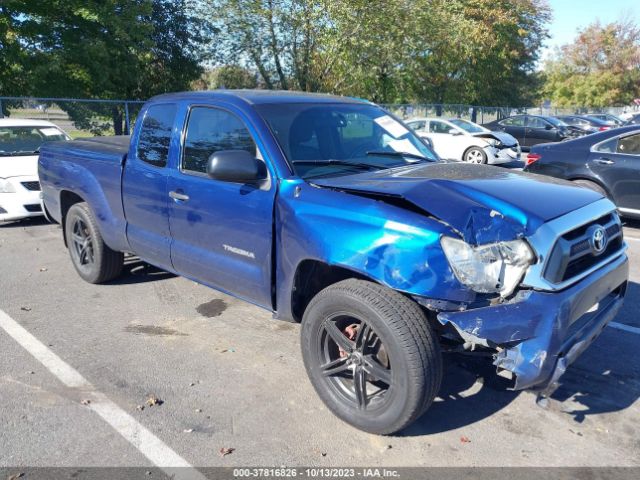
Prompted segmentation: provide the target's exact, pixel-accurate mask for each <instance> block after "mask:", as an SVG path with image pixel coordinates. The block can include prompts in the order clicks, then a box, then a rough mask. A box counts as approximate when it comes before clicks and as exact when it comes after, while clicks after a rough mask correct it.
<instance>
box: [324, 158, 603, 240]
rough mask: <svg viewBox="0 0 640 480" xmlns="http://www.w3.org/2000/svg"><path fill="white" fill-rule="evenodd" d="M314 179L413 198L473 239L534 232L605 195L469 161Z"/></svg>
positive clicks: (395, 199)
mask: <svg viewBox="0 0 640 480" xmlns="http://www.w3.org/2000/svg"><path fill="white" fill-rule="evenodd" d="M313 183H314V184H315V185H317V186H319V187H324V188H333V189H337V190H341V191H344V192H347V193H352V194H356V195H358V194H359V195H364V196H367V197H373V198H375V199H377V200H380V201H385V200H387V201H389V203H392V204H394V205H399V204H402V202H403V201H404V202H408V205H407V207H408V208H411V206H413V208H414V209H415V207H417V208H418V209H419V210H420V211H422V212H423V213H425V214H427V215H431V216H434V217H436V218H438V219H439V220H441V221H443V222H444V223H446V224H448V225H449V226H450V227H452V228H453V229H455V230H456V231H458V232H459V233H460V235H461V236H462V237H463V238H464V239H465V241H467V242H468V243H471V244H483V243H489V242H495V241H500V240H505V241H506V240H513V239H514V238H518V237H522V236H524V235H530V234H531V233H533V232H534V231H535V230H537V229H538V227H539V226H540V225H542V224H543V223H545V222H548V221H549V220H552V219H554V218H556V217H559V216H561V215H564V214H566V213H569V212H571V211H573V210H576V209H578V208H580V207H583V206H585V205H588V204H589V203H592V202H595V201H597V200H599V199H601V198H602V196H601V195H600V194H598V193H596V192H593V191H591V190H588V189H585V188H581V187H576V186H574V185H572V184H570V183H569V182H565V181H562V180H557V179H555V178H552V177H543V176H540V175H531V174H526V173H522V172H515V171H512V170H507V169H504V168H498V167H491V166H487V165H472V164H466V163H441V162H436V163H430V164H424V163H421V164H419V165H411V166H403V167H400V168H395V169H389V170H383V171H374V172H366V173H361V174H356V175H348V176H342V177H334V178H324V179H315V180H313ZM399 199H400V200H399Z"/></svg>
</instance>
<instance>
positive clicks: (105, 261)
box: [65, 202, 124, 283]
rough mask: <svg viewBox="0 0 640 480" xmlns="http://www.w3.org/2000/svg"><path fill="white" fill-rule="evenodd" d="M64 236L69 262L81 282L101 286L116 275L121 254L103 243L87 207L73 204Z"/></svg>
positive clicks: (119, 269) (120, 267)
mask: <svg viewBox="0 0 640 480" xmlns="http://www.w3.org/2000/svg"><path fill="white" fill-rule="evenodd" d="M65 234H66V238H67V246H68V248H69V254H70V256H71V262H72V263H73V266H74V267H75V269H76V271H77V272H78V275H80V277H82V279H83V280H85V281H87V282H89V283H103V282H107V281H109V280H112V279H114V278H116V277H117V276H118V275H120V273H121V272H122V266H123V264H124V254H123V253H122V252H116V251H114V250H112V249H110V248H109V247H108V246H107V245H106V244H105V243H104V241H103V240H102V236H101V235H100V231H99V230H98V223H97V222H96V219H95V217H94V215H93V212H92V211H91V209H90V208H89V205H88V204H87V203H85V202H82V203H76V204H75V205H73V206H72V207H71V208H70V209H69V212H67V216H66V220H65Z"/></svg>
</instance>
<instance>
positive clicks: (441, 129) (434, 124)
mask: <svg viewBox="0 0 640 480" xmlns="http://www.w3.org/2000/svg"><path fill="white" fill-rule="evenodd" d="M449 130H451V128H450V127H449V125H447V124H446V123H444V122H439V121H437V120H432V121H431V123H430V126H429V131H430V132H431V133H449Z"/></svg>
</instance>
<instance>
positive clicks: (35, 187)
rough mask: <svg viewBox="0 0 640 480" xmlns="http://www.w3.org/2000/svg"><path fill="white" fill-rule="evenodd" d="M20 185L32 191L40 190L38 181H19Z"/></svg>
mask: <svg viewBox="0 0 640 480" xmlns="http://www.w3.org/2000/svg"><path fill="white" fill-rule="evenodd" d="M21 183H22V186H23V187H24V188H26V189H27V190H31V191H32V192H39V191H40V182H37V181H36V182H21Z"/></svg>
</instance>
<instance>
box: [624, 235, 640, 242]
mask: <svg viewBox="0 0 640 480" xmlns="http://www.w3.org/2000/svg"><path fill="white" fill-rule="evenodd" d="M624 239H625V240H631V241H632V242H640V238H635V237H630V236H629V235H626V236H625V237H624Z"/></svg>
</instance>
